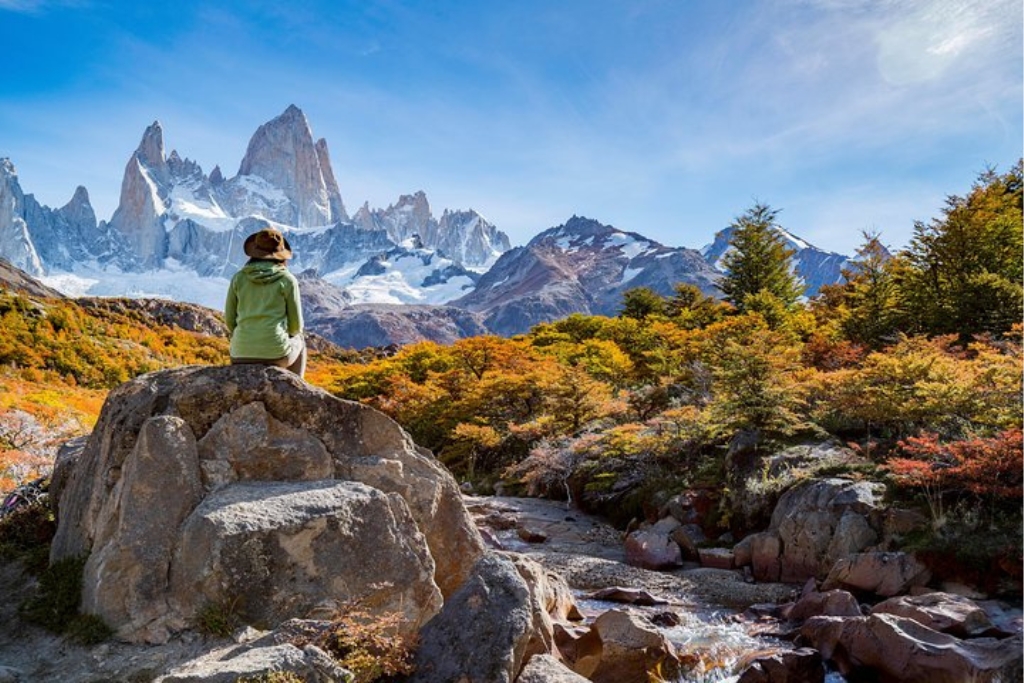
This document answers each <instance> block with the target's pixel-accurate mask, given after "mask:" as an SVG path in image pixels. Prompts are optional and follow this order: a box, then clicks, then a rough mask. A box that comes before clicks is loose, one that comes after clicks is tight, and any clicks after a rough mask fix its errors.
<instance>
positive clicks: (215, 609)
mask: <svg viewBox="0 0 1024 683" xmlns="http://www.w3.org/2000/svg"><path fill="white" fill-rule="evenodd" d="M241 625H242V617H241V615H240V614H239V613H238V600H237V599H235V600H232V601H230V602H215V603H210V604H208V605H206V606H205V607H203V609H202V610H200V611H199V614H198V615H197V616H196V628H197V629H198V630H199V632H200V633H205V634H206V635H208V636H215V637H217V638H228V637H230V636H231V634H232V633H234V632H235V631H236V630H238V628H239V627H240V626H241Z"/></svg>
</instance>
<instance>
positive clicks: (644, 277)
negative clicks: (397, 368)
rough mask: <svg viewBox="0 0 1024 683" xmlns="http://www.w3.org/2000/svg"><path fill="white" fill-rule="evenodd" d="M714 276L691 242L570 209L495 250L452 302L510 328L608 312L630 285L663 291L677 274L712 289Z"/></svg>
mask: <svg viewBox="0 0 1024 683" xmlns="http://www.w3.org/2000/svg"><path fill="white" fill-rule="evenodd" d="M719 277H720V274H719V273H718V272H717V271H716V270H714V269H713V268H712V267H711V266H710V265H709V264H708V263H707V262H706V261H705V260H704V259H703V258H702V257H701V255H700V254H699V253H698V252H696V251H694V250H692V249H683V248H672V247H666V246H665V245H663V244H659V243H658V242H655V241H654V240H651V239H648V238H646V237H643V236H642V235H638V234H637V233H633V232H624V231H622V230H618V229H617V228H613V227H612V226H609V225H602V224H601V223H599V222H597V221H595V220H591V219H589V218H582V217H579V216H573V217H572V218H570V219H569V220H568V221H567V222H566V223H565V224H564V225H560V226H558V227H556V228H551V229H550V230H546V231H544V232H542V233H540V234H539V235H537V236H536V237H534V238H533V239H532V240H530V242H529V244H527V245H526V246H525V247H517V248H515V249H512V250H510V251H508V252H505V253H504V254H502V256H501V258H499V259H498V261H497V263H495V264H494V267H493V268H491V269H490V270H489V271H488V272H487V273H485V274H484V275H483V277H481V278H480V281H479V282H478V283H477V287H476V289H475V290H474V291H473V292H472V293H470V294H467V295H466V296H464V297H462V298H460V299H457V300H455V301H453V302H452V305H454V306H459V307H462V308H466V309H468V310H470V311H475V312H479V313H483V314H484V315H485V322H486V324H487V326H488V328H490V329H491V330H492V331H494V332H497V333H498V334H516V333H520V332H525V331H527V330H529V329H530V327H532V326H533V325H536V324H537V323H540V322H546V321H551V320H556V319H558V318H561V317H564V316H566V315H569V314H570V313H592V314H599V315H615V314H616V313H618V312H619V310H620V309H621V306H622V294H623V293H624V292H625V291H626V290H627V289H631V288H633V287H649V288H651V289H653V290H654V291H656V292H658V293H660V294H663V295H671V294H672V292H673V288H674V286H675V285H676V284H677V283H681V282H685V283H690V284H694V285H697V286H698V287H700V288H701V290H703V291H705V292H708V293H710V294H717V293H718V290H717V288H716V286H715V283H716V281H717V280H718V278H719Z"/></svg>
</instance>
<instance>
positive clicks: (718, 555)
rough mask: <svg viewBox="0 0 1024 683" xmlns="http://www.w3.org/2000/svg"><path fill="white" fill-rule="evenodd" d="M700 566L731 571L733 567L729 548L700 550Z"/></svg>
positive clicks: (733, 563)
mask: <svg viewBox="0 0 1024 683" xmlns="http://www.w3.org/2000/svg"><path fill="white" fill-rule="evenodd" d="M699 557H700V564H701V566H703V567H710V568H711V569H732V568H733V566H735V561H734V559H733V554H732V550H731V549H730V548H701V549H700V551H699Z"/></svg>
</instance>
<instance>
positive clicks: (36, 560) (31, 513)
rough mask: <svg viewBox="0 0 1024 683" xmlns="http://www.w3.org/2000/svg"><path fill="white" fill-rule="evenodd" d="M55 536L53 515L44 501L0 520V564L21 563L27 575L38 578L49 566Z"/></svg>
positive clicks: (55, 527)
mask: <svg viewBox="0 0 1024 683" xmlns="http://www.w3.org/2000/svg"><path fill="white" fill-rule="evenodd" d="M56 533H57V523H56V521H54V518H53V511H52V510H50V507H49V506H48V505H47V504H46V502H45V501H37V502H35V503H31V504H30V505H26V506H24V507H20V508H18V509H16V510H15V511H14V512H12V513H11V514H9V515H7V516H6V517H3V518H2V519H0V560H16V559H20V560H22V561H23V562H24V563H25V567H26V569H28V571H30V572H31V573H32V574H40V573H41V572H42V571H43V570H44V569H45V568H46V565H47V564H48V563H49V556H50V541H52V540H53V536H54V534H56Z"/></svg>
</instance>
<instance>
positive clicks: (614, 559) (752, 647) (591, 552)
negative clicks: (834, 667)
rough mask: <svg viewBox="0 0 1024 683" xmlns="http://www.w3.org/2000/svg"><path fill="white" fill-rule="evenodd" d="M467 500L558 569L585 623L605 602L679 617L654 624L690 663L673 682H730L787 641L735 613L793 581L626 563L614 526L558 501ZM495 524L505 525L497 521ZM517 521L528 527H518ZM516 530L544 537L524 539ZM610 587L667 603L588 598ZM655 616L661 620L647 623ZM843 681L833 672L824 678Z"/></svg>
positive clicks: (781, 598)
mask: <svg viewBox="0 0 1024 683" xmlns="http://www.w3.org/2000/svg"><path fill="white" fill-rule="evenodd" d="M466 504H467V507H469V509H470V511H471V512H472V513H473V516H474V518H476V519H477V523H478V524H479V525H480V526H481V527H483V528H485V529H486V530H487V531H489V532H490V533H491V534H492V535H493V537H494V538H495V539H496V540H497V541H498V542H499V543H500V544H501V546H502V548H503V549H505V550H511V551H515V552H519V553H523V554H525V555H527V556H529V557H530V558H531V559H534V560H536V561H538V562H540V563H541V564H542V565H543V566H545V567H547V568H548V569H552V570H554V571H557V572H558V573H559V574H561V575H562V576H564V577H565V579H566V581H567V582H568V583H569V586H570V587H571V588H572V590H573V593H574V595H575V597H576V601H577V604H578V605H579V608H580V611H581V612H582V613H583V615H584V617H585V618H586V622H587V623H590V622H591V621H593V619H595V618H596V617H597V616H599V615H600V614H602V613H604V612H606V611H608V610H611V609H618V610H628V611H631V612H635V613H640V614H643V615H645V616H646V617H648V618H650V617H655V616H656V615H659V614H661V615H663V614H664V613H666V612H670V613H671V614H672V615H674V618H672V619H671V621H675V620H678V623H677V624H676V625H671V626H662V625H659V626H658V628H659V629H660V630H661V631H662V632H663V633H664V634H665V636H666V637H667V638H668V639H669V640H670V641H671V642H672V644H673V645H674V646H675V648H676V651H677V653H678V654H679V655H680V657H681V658H682V659H683V660H684V661H687V662H693V666H692V667H690V668H689V670H688V672H687V674H686V675H685V676H684V677H683V678H681V679H679V680H680V683H682V682H684V681H685V682H687V683H711V682H716V683H717V682H721V681H735V680H736V678H737V677H738V675H739V673H740V672H741V671H742V670H743V669H744V668H745V667H746V666H747V665H748V663H749V662H750V661H751V660H752V659H753V658H755V657H757V656H760V655H770V654H772V653H776V652H779V651H783V650H788V649H792V647H793V646H792V644H790V643H788V642H786V641H783V640H780V639H778V638H777V637H772V636H771V635H770V633H765V632H764V630H765V629H764V625H759V624H758V623H756V622H754V621H751V620H749V619H746V618H742V617H740V613H741V612H742V611H743V609H744V608H745V607H746V606H748V605H751V604H757V603H777V602H785V601H787V600H789V599H791V597H792V596H793V594H794V591H795V590H798V589H799V587H797V586H791V585H785V584H753V583H748V582H747V581H745V580H744V579H743V577H742V575H741V573H740V572H735V571H727V570H717V569H706V568H699V567H698V566H697V565H688V566H684V567H683V568H681V569H678V570H674V571H671V572H658V571H649V570H645V569H639V568H637V567H631V566H629V565H627V564H625V555H624V552H623V545H622V533H621V532H620V531H618V530H616V529H614V528H613V527H611V526H610V525H608V524H606V523H604V522H602V521H601V520H600V519H598V518H596V517H592V516H589V515H586V514H584V513H581V512H579V511H578V510H573V509H569V508H567V507H566V505H565V503H562V502H558V501H550V500H541V499H533V498H506V497H501V498H498V497H494V498H486V497H467V499H466ZM502 526H504V527H506V528H496V527H502ZM523 528H525V529H526V530H528V531H529V532H530V533H525V534H524V533H523V532H522V529H523ZM523 535H526V536H528V537H529V536H533V537H535V539H536V538H539V537H543V538H544V539H545V540H543V541H539V542H538V541H537V540H534V542H527V541H526V540H523V538H522V536H523ZM613 586H619V587H627V588H637V589H643V590H646V591H648V592H650V593H651V594H653V595H655V596H657V597H659V598H663V599H665V600H666V601H667V604H661V605H654V606H649V607H648V606H638V605H628V604H623V603H620V602H609V601H605V600H595V599H591V598H589V597H588V596H590V595H591V594H592V593H593V592H594V591H596V590H599V589H601V588H609V587H613ZM659 621H661V622H662V623H664V621H665V620H664V619H655V620H654V623H658V622H659ZM843 680H844V679H843V678H842V677H841V676H839V675H838V674H830V676H829V677H828V678H827V679H826V681H828V682H829V683H838V682H841V681H843Z"/></svg>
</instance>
